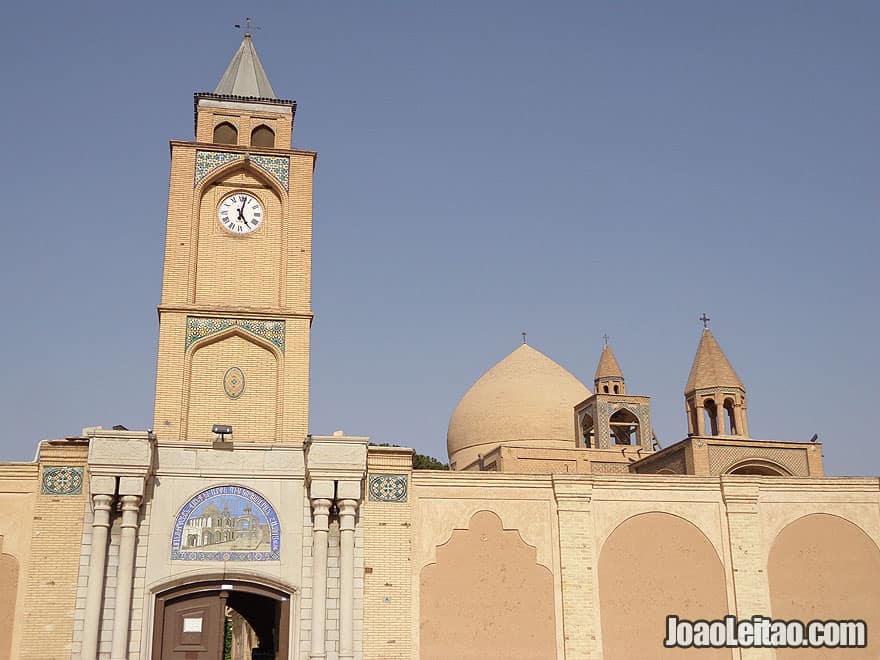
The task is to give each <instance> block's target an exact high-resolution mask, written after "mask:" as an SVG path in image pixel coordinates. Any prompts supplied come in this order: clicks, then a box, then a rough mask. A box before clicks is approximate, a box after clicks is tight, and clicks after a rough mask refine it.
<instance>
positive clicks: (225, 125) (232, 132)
mask: <svg viewBox="0 0 880 660" xmlns="http://www.w3.org/2000/svg"><path fill="white" fill-rule="evenodd" d="M214 144H238V129H237V128H236V127H235V126H233V125H232V124H230V123H229V122H228V121H222V122H220V123H219V124H217V125H216V126H215V127H214Z"/></svg>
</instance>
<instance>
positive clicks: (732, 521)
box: [721, 476, 776, 660]
mask: <svg viewBox="0 0 880 660" xmlns="http://www.w3.org/2000/svg"><path fill="white" fill-rule="evenodd" d="M734 479H735V480H736V481H735V482H734V481H733V480H731V479H730V478H726V477H723V476H722V477H721V492H722V495H723V497H724V504H725V506H726V507H727V528H728V531H729V534H730V561H731V567H732V569H733V590H734V599H735V601H736V615H737V616H738V617H739V618H740V619H748V618H750V617H752V616H754V615H756V614H759V615H762V616H770V586H769V584H768V582H767V573H766V570H765V569H766V566H767V563H766V561H765V556H764V552H763V548H762V543H761V526H760V520H759V518H758V496H759V495H760V487H759V486H758V484H757V483H742V482H743V478H742V477H734ZM741 653H742V656H741V657H742V660H773V658H775V657H776V654H775V651H774V650H773V649H767V648H758V649H748V648H744V649H741Z"/></svg>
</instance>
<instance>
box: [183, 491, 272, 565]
mask: <svg viewBox="0 0 880 660" xmlns="http://www.w3.org/2000/svg"><path fill="white" fill-rule="evenodd" d="M171 559H176V560H179V561H278V560H279V559H281V526H280V524H279V523H278V516H277V515H276V513H275V509H274V508H272V505H271V504H269V502H268V501H267V500H266V498H264V497H263V496H262V495H260V494H259V493H257V492H254V491H252V490H251V489H250V488H245V487H243V486H215V487H213V488H208V489H207V490H203V491H202V492H201V493H199V494H198V495H196V496H195V497H193V498H192V499H190V500H189V501H188V502H187V503H186V504H184V505H183V507H182V508H181V509H180V512H179V513H178V514H177V518H175V520H174V533H173V535H172V537H171Z"/></svg>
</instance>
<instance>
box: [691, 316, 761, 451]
mask: <svg viewBox="0 0 880 660" xmlns="http://www.w3.org/2000/svg"><path fill="white" fill-rule="evenodd" d="M700 320H701V321H703V334H702V336H701V337H700V343H699V345H698V346H697V353H696V355H694V362H693V365H691V372H690V375H689V376H688V380H687V385H685V388H684V397H685V406H686V409H687V417H688V434H689V435H701V436H707V435H713V436H715V435H721V436H741V437H748V436H749V427H748V420H747V415H746V388H745V386H744V385H743V384H742V381H741V380H740V379H739V376H737V375H736V371H734V369H733V367H732V366H731V364H730V362H729V361H728V359H727V356H726V355H724V351H722V350H721V346H719V345H718V342H717V341H716V339H715V337H714V335H713V334H712V331H711V330H709V318H708V317H707V316H706V315H705V314H703V316H702V318H701V319H700Z"/></svg>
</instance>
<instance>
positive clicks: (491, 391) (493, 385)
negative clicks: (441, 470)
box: [446, 344, 591, 456]
mask: <svg viewBox="0 0 880 660" xmlns="http://www.w3.org/2000/svg"><path fill="white" fill-rule="evenodd" d="M590 394H591V393H590V390H589V389H587V387H586V385H584V384H583V383H582V382H581V381H579V380H578V379H577V378H575V377H574V376H573V375H572V374H571V373H570V372H568V371H567V370H566V369H565V368H563V367H561V366H560V365H558V364H557V363H556V362H554V361H553V360H551V359H550V358H549V357H547V356H546V355H544V354H543V353H541V352H540V351H536V350H535V349H534V348H532V347H531V346H529V345H528V344H522V345H521V346H519V347H518V348H517V349H516V350H515V351H513V352H512V353H510V354H509V355H508V356H507V357H505V358H504V359H503V360H501V361H500V362H498V363H497V364H496V365H495V366H494V367H492V368H491V369H489V371H487V372H486V373H485V374H483V375H482V376H481V377H480V379H479V380H477V382H476V383H474V384H473V386H471V388H470V389H469V390H468V391H467V393H466V394H465V395H464V396H463V397H462V398H461V401H459V403H458V405H457V406H456V408H455V411H454V412H453V413H452V417H451V418H450V420H449V430H448V432H447V435H446V443H447V449H448V450H449V455H450V456H452V455H453V454H455V453H456V452H458V451H460V450H462V449H465V448H468V447H474V446H477V445H483V444H486V443H492V444H505V443H517V442H520V441H527V440H538V439H540V440H544V441H548V440H549V441H558V442H566V443H570V444H571V445H572V446H574V422H573V421H572V420H573V412H572V411H573V408H574V406H575V404H577V403H580V402H581V401H583V400H584V399H586V398H587V397H589V396H590ZM551 444H552V443H551Z"/></svg>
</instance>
